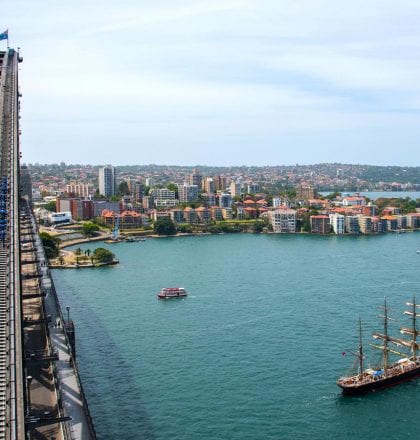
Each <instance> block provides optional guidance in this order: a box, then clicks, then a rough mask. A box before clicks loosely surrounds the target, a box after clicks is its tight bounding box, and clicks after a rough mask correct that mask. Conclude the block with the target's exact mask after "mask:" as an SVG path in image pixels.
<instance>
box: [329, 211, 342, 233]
mask: <svg viewBox="0 0 420 440" xmlns="http://www.w3.org/2000/svg"><path fill="white" fill-rule="evenodd" d="M330 222H331V227H332V229H333V231H334V234H337V235H342V234H344V232H345V217H344V215H342V214H338V213H334V214H330Z"/></svg>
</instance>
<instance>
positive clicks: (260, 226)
mask: <svg viewBox="0 0 420 440" xmlns="http://www.w3.org/2000/svg"><path fill="white" fill-rule="evenodd" d="M263 228H264V223H263V222H260V221H256V222H255V223H254V224H253V225H252V232H255V233H260V232H262V231H263Z"/></svg>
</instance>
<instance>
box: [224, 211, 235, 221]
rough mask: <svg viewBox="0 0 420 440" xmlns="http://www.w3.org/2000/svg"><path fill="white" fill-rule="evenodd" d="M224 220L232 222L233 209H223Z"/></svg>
mask: <svg viewBox="0 0 420 440" xmlns="http://www.w3.org/2000/svg"><path fill="white" fill-rule="evenodd" d="M222 214H223V220H232V219H233V211H232V208H222Z"/></svg>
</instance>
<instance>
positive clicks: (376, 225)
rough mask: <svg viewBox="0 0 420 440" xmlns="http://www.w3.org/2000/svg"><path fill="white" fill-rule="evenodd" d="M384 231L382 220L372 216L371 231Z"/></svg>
mask: <svg viewBox="0 0 420 440" xmlns="http://www.w3.org/2000/svg"><path fill="white" fill-rule="evenodd" d="M383 232H385V227H384V222H383V221H382V219H380V218H379V217H373V218H372V233H374V234H382V233H383Z"/></svg>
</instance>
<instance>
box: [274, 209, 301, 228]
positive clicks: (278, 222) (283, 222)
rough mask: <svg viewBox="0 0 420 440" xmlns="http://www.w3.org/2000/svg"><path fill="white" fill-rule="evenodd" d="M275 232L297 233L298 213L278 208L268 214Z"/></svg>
mask: <svg viewBox="0 0 420 440" xmlns="http://www.w3.org/2000/svg"><path fill="white" fill-rule="evenodd" d="M268 218H269V221H270V224H271V225H272V227H273V232H276V233H287V232H296V211H295V210H294V209H289V208H278V209H275V210H273V211H269V212H268Z"/></svg>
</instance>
